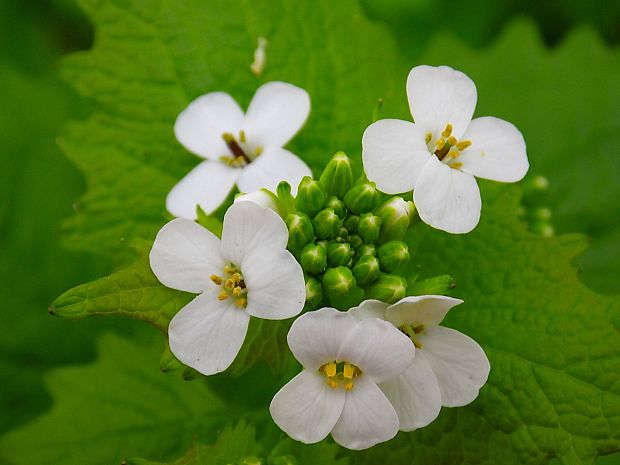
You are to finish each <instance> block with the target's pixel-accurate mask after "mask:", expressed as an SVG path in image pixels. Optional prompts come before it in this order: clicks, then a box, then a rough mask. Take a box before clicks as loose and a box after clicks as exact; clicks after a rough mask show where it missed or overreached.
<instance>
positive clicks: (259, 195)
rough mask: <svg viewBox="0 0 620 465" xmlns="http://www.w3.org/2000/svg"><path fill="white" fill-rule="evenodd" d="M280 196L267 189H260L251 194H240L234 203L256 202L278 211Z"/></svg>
mask: <svg viewBox="0 0 620 465" xmlns="http://www.w3.org/2000/svg"><path fill="white" fill-rule="evenodd" d="M277 200H278V197H277V196H276V195H275V194H274V193H273V192H271V191H269V190H267V189H259V190H257V191H254V192H250V193H249V194H239V195H237V196H236V197H235V200H234V203H237V202H254V203H257V204H259V205H261V206H262V207H266V208H269V209H270V210H273V211H274V212H276V213H278V205H277Z"/></svg>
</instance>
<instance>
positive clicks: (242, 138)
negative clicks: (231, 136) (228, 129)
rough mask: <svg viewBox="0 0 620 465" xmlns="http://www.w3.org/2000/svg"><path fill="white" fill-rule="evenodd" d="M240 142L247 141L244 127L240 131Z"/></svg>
mask: <svg viewBox="0 0 620 465" xmlns="http://www.w3.org/2000/svg"><path fill="white" fill-rule="evenodd" d="M239 142H241V143H245V131H244V130H243V129H242V130H241V131H239Z"/></svg>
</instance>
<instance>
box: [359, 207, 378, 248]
mask: <svg viewBox="0 0 620 465" xmlns="http://www.w3.org/2000/svg"><path fill="white" fill-rule="evenodd" d="M380 231H381V218H379V217H378V216H376V215H373V214H372V213H364V214H363V215H362V216H361V217H360V224H359V226H358V227H357V232H358V234H359V235H360V236H362V239H364V240H365V241H366V242H374V241H376V240H377V239H378V238H379V232H380Z"/></svg>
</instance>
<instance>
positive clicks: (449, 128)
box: [427, 123, 452, 144]
mask: <svg viewBox="0 0 620 465" xmlns="http://www.w3.org/2000/svg"><path fill="white" fill-rule="evenodd" d="M450 134H452V125H451V124H450V123H448V124H446V128H445V129H444V130H443V132H442V133H441V135H442V136H444V137H450ZM427 144H428V142H427Z"/></svg>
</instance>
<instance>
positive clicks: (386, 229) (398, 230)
mask: <svg viewBox="0 0 620 465" xmlns="http://www.w3.org/2000/svg"><path fill="white" fill-rule="evenodd" d="M414 213H415V206H414V204H413V202H411V201H406V200H404V199H403V198H402V197H398V196H396V197H392V198H391V199H389V200H388V201H386V202H385V203H383V205H381V206H380V207H379V208H377V209H376V210H375V215H377V216H378V217H379V218H381V232H380V234H379V242H380V243H384V242H387V241H392V240H396V241H402V240H403V238H404V237H405V233H406V232H407V229H408V228H409V224H410V222H411V218H412V216H413V214H414Z"/></svg>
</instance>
